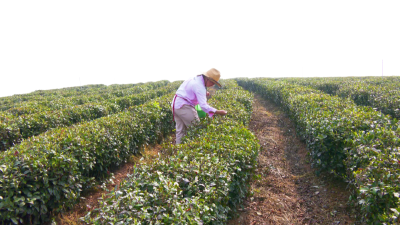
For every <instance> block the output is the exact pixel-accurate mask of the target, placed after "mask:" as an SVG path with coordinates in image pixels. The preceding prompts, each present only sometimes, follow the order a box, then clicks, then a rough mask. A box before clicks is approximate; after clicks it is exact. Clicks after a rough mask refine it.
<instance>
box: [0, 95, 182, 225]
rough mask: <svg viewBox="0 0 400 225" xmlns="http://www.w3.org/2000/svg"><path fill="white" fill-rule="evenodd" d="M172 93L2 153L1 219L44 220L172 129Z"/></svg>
mask: <svg viewBox="0 0 400 225" xmlns="http://www.w3.org/2000/svg"><path fill="white" fill-rule="evenodd" d="M171 99H172V94H170V95H168V96H165V97H163V98H160V99H157V100H155V101H152V102H149V103H147V104H144V105H142V106H138V107H132V108H129V109H128V110H126V111H125V112H122V113H118V114H114V115H111V116H108V117H103V118H100V119H97V120H93V121H91V122H87V123H82V124H79V125H76V126H72V127H68V128H58V129H54V130H51V131H49V132H46V133H44V134H42V135H39V136H35V137H32V138H30V139H28V140H25V141H23V142H22V143H21V144H19V145H17V146H15V147H13V148H11V149H9V150H8V151H5V152H2V153H1V154H0V165H1V169H0V176H1V177H2V179H1V180H0V196H1V197H0V217H1V218H2V220H3V221H14V220H16V221H19V220H24V221H27V219H28V220H29V221H32V223H34V224H39V223H42V222H43V221H47V220H48V218H49V213H50V211H51V210H54V211H55V212H57V211H60V210H62V209H63V208H69V207H71V206H72V205H73V204H74V203H75V202H76V200H77V199H78V198H79V196H80V193H81V191H82V190H84V189H87V188H89V187H90V185H91V182H90V181H91V180H93V179H94V178H98V179H100V178H102V177H103V176H104V175H105V174H107V172H108V170H109V169H110V168H111V167H113V166H118V165H120V164H121V163H123V162H125V161H126V160H127V158H128V157H129V156H130V155H132V154H134V153H138V152H139V151H140V149H141V146H143V145H145V144H147V143H155V142H157V141H159V140H160V138H161V137H162V136H163V135H166V134H167V133H170V132H171V131H172V130H173V128H174V127H173V125H172V123H171V120H172V115H171V110H170V104H171ZM155 102H157V103H155Z"/></svg>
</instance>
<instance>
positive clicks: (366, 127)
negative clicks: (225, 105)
mask: <svg viewBox="0 0 400 225" xmlns="http://www.w3.org/2000/svg"><path fill="white" fill-rule="evenodd" d="M238 83H239V84H240V85H243V86H244V87H246V88H247V89H249V90H252V91H255V92H257V93H259V94H261V95H262V96H263V97H265V98H270V99H272V100H274V101H275V102H276V103H278V104H281V105H282V106H283V107H284V109H285V110H286V111H287V112H288V114H289V115H290V117H291V119H292V120H293V121H294V122H295V124H296V128H297V132H298V134H299V135H300V137H301V138H302V139H303V140H304V141H305V142H306V144H307V147H308V149H309V151H310V155H311V157H312V159H313V162H312V163H313V165H314V166H316V167H317V168H318V171H319V172H321V171H329V172H333V174H336V175H337V176H341V177H342V178H344V179H346V180H347V181H348V182H349V183H350V185H351V186H352V187H354V190H355V192H354V195H353V196H352V197H351V199H352V200H353V202H354V203H355V204H356V205H358V206H360V208H361V215H362V220H363V221H364V222H365V223H391V222H396V223H398V222H400V217H399V213H398V212H400V211H399V207H400V205H399V203H400V202H399V193H400V187H399V180H398V177H399V176H400V170H399V165H400V164H399V160H398V159H399V155H398V154H399V153H398V152H399V147H400V141H399V137H400V129H399V125H400V123H399V122H398V121H397V120H396V119H391V117H390V116H385V115H383V114H382V113H381V112H379V111H375V110H374V109H373V108H371V107H365V106H358V105H357V104H355V103H354V102H353V101H352V100H351V99H349V98H345V99H343V98H339V97H337V96H331V95H327V94H323V93H322V92H320V91H319V90H315V89H312V88H309V87H305V86H299V85H296V84H291V83H288V82H286V81H285V80H278V81H276V80H272V79H239V80H238ZM333 89H334V88H333Z"/></svg>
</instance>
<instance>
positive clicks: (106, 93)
mask: <svg viewBox="0 0 400 225" xmlns="http://www.w3.org/2000/svg"><path fill="white" fill-rule="evenodd" d="M168 83H169V81H166V80H163V81H157V82H148V83H145V84H141V85H135V86H133V87H131V88H123V89H117V88H114V87H113V88H108V87H107V88H103V89H100V90H98V91H91V92H85V91H82V92H81V94H79V95H72V96H69V97H64V96H59V95H55V96H49V97H41V99H40V100H32V101H27V102H22V103H19V104H16V103H11V104H1V105H0V110H7V111H8V112H10V113H12V114H14V115H15V116H20V115H25V114H29V113H37V112H43V111H49V110H58V109H64V108H70V107H74V106H75V105H83V104H86V103H96V102H102V101H105V100H109V99H114V98H117V97H123V96H128V95H133V94H138V93H141V92H144V91H149V90H153V89H156V88H159V87H163V86H165V85H167V84H168Z"/></svg>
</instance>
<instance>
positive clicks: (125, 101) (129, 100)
mask: <svg viewBox="0 0 400 225" xmlns="http://www.w3.org/2000/svg"><path fill="white" fill-rule="evenodd" d="M181 83H182V82H180V81H176V82H173V83H170V84H168V85H167V86H165V87H162V88H157V89H155V90H149V91H145V92H143V93H139V94H134V95H129V96H125V97H117V98H111V99H108V100H104V101H102V102H97V103H87V104H83V105H78V106H74V107H70V108H66V109H61V110H54V111H44V112H38V113H34V114H29V115H23V116H12V115H9V114H8V115H7V116H3V117H4V118H5V119H4V121H5V122H4V125H3V123H2V124H1V125H0V137H2V142H4V143H2V145H0V150H6V149H8V148H9V147H11V146H13V145H16V144H18V143H19V142H21V140H22V138H28V137H32V136H35V135H39V134H41V133H43V132H46V131H48V130H49V129H52V128H58V127H68V126H71V125H73V124H76V123H80V122H84V121H90V120H94V119H97V118H100V117H104V116H108V115H112V114H114V113H118V112H121V111H123V110H125V109H127V108H129V107H130V106H135V105H139V104H143V103H145V102H146V101H149V100H151V99H153V98H156V97H159V96H162V95H165V94H168V93H171V92H172V91H174V90H176V89H177V88H178V87H179V85H180V84H181ZM137 87H139V86H137ZM4 114H5V113H3V115H4Z"/></svg>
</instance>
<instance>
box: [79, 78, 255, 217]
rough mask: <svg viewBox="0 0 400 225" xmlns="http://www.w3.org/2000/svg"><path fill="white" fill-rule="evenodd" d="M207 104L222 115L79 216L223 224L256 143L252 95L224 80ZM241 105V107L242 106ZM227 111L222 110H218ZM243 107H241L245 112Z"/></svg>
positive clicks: (242, 189)
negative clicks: (251, 124) (249, 127)
mask: <svg viewBox="0 0 400 225" xmlns="http://www.w3.org/2000/svg"><path fill="white" fill-rule="evenodd" d="M229 85H231V88H233V89H230V88H228V87H227V86H224V88H223V89H221V90H220V91H218V92H217V94H216V95H215V96H213V98H212V100H210V105H212V106H214V107H217V108H223V109H227V110H228V112H231V113H228V114H227V115H226V117H216V118H214V119H210V118H205V119H202V122H201V123H200V124H197V125H196V126H193V127H191V129H189V131H188V134H187V135H186V136H185V137H184V138H183V139H182V142H183V144H181V145H176V146H175V145H170V146H166V148H165V149H164V150H165V151H167V152H172V155H171V156H170V157H161V158H159V159H158V160H156V161H155V162H153V163H151V164H148V165H142V166H138V167H135V169H134V171H133V172H132V173H131V174H130V175H129V178H128V179H127V180H125V181H124V182H123V183H121V186H120V187H118V188H116V189H115V190H114V191H113V192H112V193H110V194H109V195H108V196H107V198H105V199H103V200H102V201H101V203H100V208H99V209H95V210H94V211H92V212H90V213H89V214H87V215H86V216H85V218H82V220H83V221H85V222H86V223H90V224H106V223H113V224H223V223H225V222H226V221H227V219H228V215H229V212H232V211H234V209H235V208H236V206H238V204H240V203H241V201H242V199H243V197H244V196H245V195H246V191H247V185H248V183H247V182H246V181H247V180H248V178H249V177H250V175H251V174H252V173H253V172H254V169H255V167H256V163H257V160H256V159H257V155H258V150H259V144H258V141H257V139H256V138H255V137H254V135H253V134H252V133H251V132H250V131H248V130H247V129H246V128H245V127H244V126H243V125H242V124H248V123H249V120H250V115H251V112H252V108H251V102H252V99H253V96H252V95H251V94H249V93H248V92H245V91H243V90H241V88H239V87H238V86H237V85H235V82H232V81H229ZM243 103H245V104H243ZM224 107H228V108H224ZM246 107H247V108H246ZM236 112H237V113H236Z"/></svg>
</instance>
